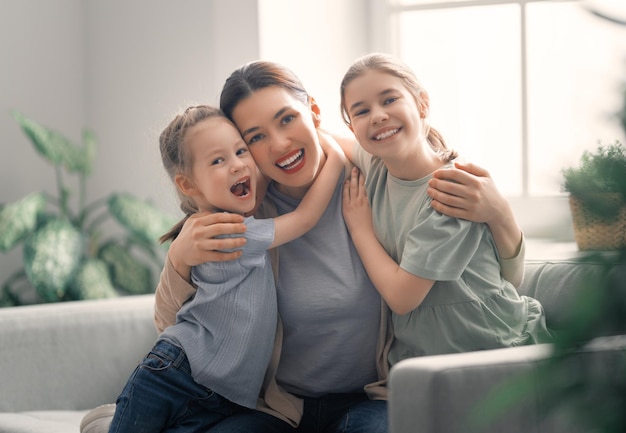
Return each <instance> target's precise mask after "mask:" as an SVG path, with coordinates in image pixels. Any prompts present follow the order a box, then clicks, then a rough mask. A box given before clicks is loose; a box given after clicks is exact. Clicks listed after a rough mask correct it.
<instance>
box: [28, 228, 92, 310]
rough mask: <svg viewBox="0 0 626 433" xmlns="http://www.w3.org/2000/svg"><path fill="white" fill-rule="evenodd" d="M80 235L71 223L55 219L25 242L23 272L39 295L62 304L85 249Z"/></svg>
mask: <svg viewBox="0 0 626 433" xmlns="http://www.w3.org/2000/svg"><path fill="white" fill-rule="evenodd" d="M82 241H83V238H82V235H81V233H80V232H79V231H78V230H77V229H76V228H75V227H74V226H73V225H71V224H70V223H69V222H68V221H66V220H62V219H53V220H51V221H49V222H48V223H46V224H45V226H43V227H42V228H40V229H39V230H37V231H36V232H35V233H33V235H32V236H30V237H28V238H26V240H25V241H24V269H25V271H26V275H27V276H28V279H29V280H30V282H31V284H32V285H33V287H35V289H36V290H37V293H39V295H40V296H41V297H42V298H43V299H44V300H46V301H48V302H55V301H59V300H60V299H61V298H63V296H64V295H65V291H66V290H67V286H68V284H69V282H70V281H71V279H72V278H73V275H74V273H75V272H76V270H77V269H78V266H79V264H80V261H81V256H82V250H83V242H82Z"/></svg>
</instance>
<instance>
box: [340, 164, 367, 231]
mask: <svg viewBox="0 0 626 433" xmlns="http://www.w3.org/2000/svg"><path fill="white" fill-rule="evenodd" d="M343 218H344V220H345V222H346V226H347V227H348V230H349V231H350V234H351V235H352V236H353V237H354V236H355V235H357V234H358V233H357V232H362V231H372V232H373V231H374V225H373V223H372V211H371V209H370V204H369V200H368V198H367V191H366V190H365V176H363V174H362V173H361V171H360V170H359V169H358V168H356V167H353V168H352V172H351V173H350V177H349V178H348V179H346V180H345V182H344V184H343Z"/></svg>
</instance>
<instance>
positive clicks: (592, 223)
mask: <svg viewBox="0 0 626 433" xmlns="http://www.w3.org/2000/svg"><path fill="white" fill-rule="evenodd" d="M602 199H603V200H606V201H607V202H615V203H620V202H621V197H620V194H618V193H602ZM569 205H570V210H571V213H572V222H573V225H574V239H575V240H576V243H577V244H578V249H579V250H581V251H587V250H598V251H599V250H617V249H621V248H625V247H626V205H623V204H622V205H621V207H620V208H619V212H618V215H617V216H616V217H615V218H611V219H607V218H606V217H603V216H600V215H598V214H597V213H594V212H592V211H590V210H589V209H588V208H587V207H585V206H584V205H583V204H582V202H581V201H580V200H579V199H577V198H576V197H573V196H571V195H570V198H569Z"/></svg>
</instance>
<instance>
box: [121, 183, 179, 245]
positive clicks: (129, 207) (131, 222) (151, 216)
mask: <svg viewBox="0 0 626 433" xmlns="http://www.w3.org/2000/svg"><path fill="white" fill-rule="evenodd" d="M109 211H110V212H111V214H112V215H113V216H114V217H115V219H116V220H117V221H118V222H119V223H120V224H122V225H123V226H124V227H126V229H128V230H129V231H130V232H132V233H133V234H134V235H136V236H138V237H139V238H140V239H142V240H144V241H147V242H155V241H156V240H157V239H159V238H160V237H161V236H162V235H163V234H164V233H166V232H167V231H169V230H170V228H172V226H173V225H174V223H175V220H174V218H172V217H170V216H168V215H166V214H164V213H163V212H161V211H160V210H158V209H157V208H155V207H154V206H153V205H152V204H150V203H148V202H147V201H144V200H140V199H138V198H136V197H134V196H132V195H130V194H123V193H122V194H113V195H111V197H110V198H109Z"/></svg>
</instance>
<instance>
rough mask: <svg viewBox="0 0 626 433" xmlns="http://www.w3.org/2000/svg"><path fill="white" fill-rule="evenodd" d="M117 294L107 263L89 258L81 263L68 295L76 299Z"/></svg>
mask: <svg viewBox="0 0 626 433" xmlns="http://www.w3.org/2000/svg"><path fill="white" fill-rule="evenodd" d="M117 296H119V294H118V292H117V291H116V290H115V288H114V287H113V284H112V283H111V278H110V276H109V268H108V267H107V264H106V263H104V262H103V261H102V260H97V259H88V260H85V261H84V262H83V263H81V265H80V267H79V269H78V271H77V273H76V275H75V276H74V279H73V280H72V281H71V283H70V285H69V290H68V297H69V298H71V299H75V300H82V299H103V298H115V297H117Z"/></svg>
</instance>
